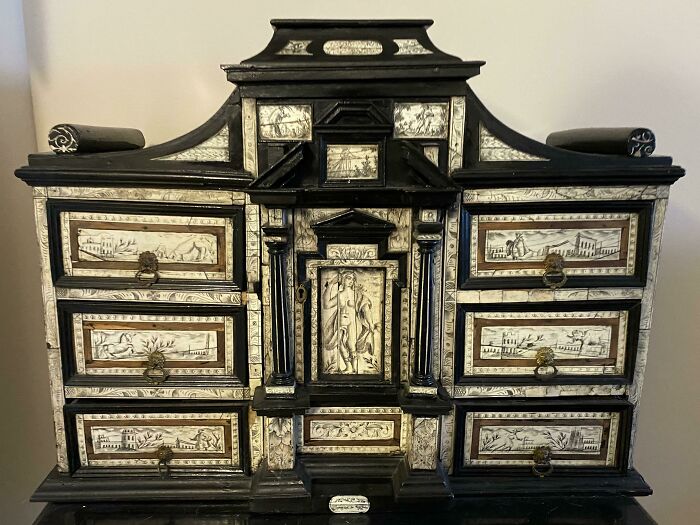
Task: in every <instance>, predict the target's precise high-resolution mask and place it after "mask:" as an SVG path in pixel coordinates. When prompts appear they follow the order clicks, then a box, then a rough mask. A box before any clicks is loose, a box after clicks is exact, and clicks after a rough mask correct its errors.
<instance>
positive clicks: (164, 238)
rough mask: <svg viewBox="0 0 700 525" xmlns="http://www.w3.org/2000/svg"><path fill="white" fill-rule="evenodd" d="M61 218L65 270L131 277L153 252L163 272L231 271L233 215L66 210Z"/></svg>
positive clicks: (216, 274)
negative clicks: (143, 257)
mask: <svg viewBox="0 0 700 525" xmlns="http://www.w3.org/2000/svg"><path fill="white" fill-rule="evenodd" d="M61 223H62V235H61V236H62V245H63V256H64V261H63V262H64V268H65V271H66V274H67V275H74V276H99V277H133V276H134V274H135V272H136V270H138V268H139V263H138V260H139V255H140V254H142V253H143V252H152V253H153V254H155V256H156V257H157V258H158V271H159V273H160V274H161V275H162V276H163V277H170V278H181V279H183V278H211V279H228V278H231V276H232V265H233V247H232V243H233V223H232V220H231V218H227V217H186V216H152V215H127V214H102V213H87V212H62V213H61Z"/></svg>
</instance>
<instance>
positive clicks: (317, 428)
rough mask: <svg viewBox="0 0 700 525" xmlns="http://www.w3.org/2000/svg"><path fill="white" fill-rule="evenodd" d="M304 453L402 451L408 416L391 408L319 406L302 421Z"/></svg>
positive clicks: (301, 449)
mask: <svg viewBox="0 0 700 525" xmlns="http://www.w3.org/2000/svg"><path fill="white" fill-rule="evenodd" d="M302 420H303V421H302V426H303V429H302V433H301V444H300V446H299V449H300V451H301V452H304V453H312V454H316V453H319V454H323V453H328V454H336V453H361V454H386V453H391V452H396V451H398V450H402V449H405V447H406V438H407V436H406V434H407V432H408V429H409V428H410V426H411V425H410V416H408V415H404V414H402V413H401V409H399V408H394V407H386V408H385V407H323V408H311V409H309V410H307V412H306V414H305V415H304V416H303V418H302Z"/></svg>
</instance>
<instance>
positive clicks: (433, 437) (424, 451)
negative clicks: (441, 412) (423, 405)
mask: <svg viewBox="0 0 700 525" xmlns="http://www.w3.org/2000/svg"><path fill="white" fill-rule="evenodd" d="M438 423H439V418H437V417H416V418H414V419H413V441H412V443H411V450H410V453H409V462H410V464H411V468H412V469H413V470H435V469H436V468H437V459H438Z"/></svg>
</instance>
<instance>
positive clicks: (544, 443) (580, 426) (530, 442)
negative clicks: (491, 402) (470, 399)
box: [464, 412, 620, 466]
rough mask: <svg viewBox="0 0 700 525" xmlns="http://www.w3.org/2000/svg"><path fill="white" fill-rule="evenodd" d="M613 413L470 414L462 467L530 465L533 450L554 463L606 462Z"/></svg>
mask: <svg viewBox="0 0 700 525" xmlns="http://www.w3.org/2000/svg"><path fill="white" fill-rule="evenodd" d="M619 418H620V414H619V413H615V412H474V413H468V414H467V415H466V421H465V423H466V429H465V443H464V445H465V454H464V465H465V466H466V465H532V455H533V452H534V450H535V449H536V448H538V447H546V448H548V449H549V450H550V451H551V453H552V464H555V465H556V464H559V465H570V466H596V465H597V466H610V465H613V464H614V463H615V460H616V441H617V433H618V428H619Z"/></svg>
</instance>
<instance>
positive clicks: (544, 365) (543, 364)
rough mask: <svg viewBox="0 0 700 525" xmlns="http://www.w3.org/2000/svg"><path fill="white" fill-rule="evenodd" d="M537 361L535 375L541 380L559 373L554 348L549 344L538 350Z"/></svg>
mask: <svg viewBox="0 0 700 525" xmlns="http://www.w3.org/2000/svg"><path fill="white" fill-rule="evenodd" d="M535 363H536V366H535V377H536V378H537V379H539V380H540V381H547V380H549V379H553V378H554V377H555V376H556V375H557V374H558V373H559V370H558V369H557V367H556V366H555V365H554V350H552V349H551V348H549V347H548V346H544V347H542V348H540V349H539V350H537V354H535Z"/></svg>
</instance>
